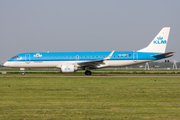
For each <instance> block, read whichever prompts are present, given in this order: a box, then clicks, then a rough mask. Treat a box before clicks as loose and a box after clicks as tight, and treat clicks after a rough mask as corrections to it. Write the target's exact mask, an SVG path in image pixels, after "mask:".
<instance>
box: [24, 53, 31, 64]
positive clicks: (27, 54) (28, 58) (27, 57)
mask: <svg viewBox="0 0 180 120" xmlns="http://www.w3.org/2000/svg"><path fill="white" fill-rule="evenodd" d="M25 62H26V64H29V63H30V54H29V53H26V54H25Z"/></svg>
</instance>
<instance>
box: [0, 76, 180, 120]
mask: <svg viewBox="0 0 180 120" xmlns="http://www.w3.org/2000/svg"><path fill="white" fill-rule="evenodd" d="M0 83H1V84H0V103H1V104H0V119H3V120H4V119H5V120H10V119H13V120H23V119H24V120H30V119H38V120H39V119H47V120H55V119H56V120H119V119H125V120H141V119H142V120H144V119H147V120H172V119H180V89H179V88H180V78H178V77H172V78H169V77H168V78H166V77H158V78H156V77H151V78H141V77H134V78H132V77H127V78H121V77H114V78H112V77H52V78H50V77H0Z"/></svg>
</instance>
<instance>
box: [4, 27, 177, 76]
mask: <svg viewBox="0 0 180 120" xmlns="http://www.w3.org/2000/svg"><path fill="white" fill-rule="evenodd" d="M169 32H170V27H164V28H163V29H162V30H161V31H160V32H159V33H158V34H157V36H156V37H155V38H154V39H153V40H152V42H151V43H150V44H149V45H148V46H147V47H145V48H143V49H140V50H138V51H127V52H126V51H123V52H121V51H114V50H113V51H111V52H33V53H20V54H17V55H16V56H14V57H12V58H11V59H9V60H8V61H6V62H5V63H4V64H3V65H4V66H6V67H12V68H20V70H22V71H23V72H22V75H24V74H25V73H24V70H25V68H59V69H60V71H61V72H62V73H71V72H75V71H78V70H85V74H86V75H91V71H90V70H91V69H100V68H107V67H123V66H130V65H135V64H141V63H145V62H149V61H155V60H159V59H163V58H168V57H171V56H173V53H174V52H167V53H165V50H166V45H167V42H168V36H169Z"/></svg>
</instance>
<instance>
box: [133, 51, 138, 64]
mask: <svg viewBox="0 0 180 120" xmlns="http://www.w3.org/2000/svg"><path fill="white" fill-rule="evenodd" d="M133 61H134V62H137V61H138V53H137V52H136V51H134V52H133Z"/></svg>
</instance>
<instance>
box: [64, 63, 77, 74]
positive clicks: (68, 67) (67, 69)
mask: <svg viewBox="0 0 180 120" xmlns="http://www.w3.org/2000/svg"><path fill="white" fill-rule="evenodd" d="M77 70H78V69H77V67H75V66H74V65H72V64H63V65H61V69H60V71H61V72H62V73H73V72H75V71H77Z"/></svg>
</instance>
